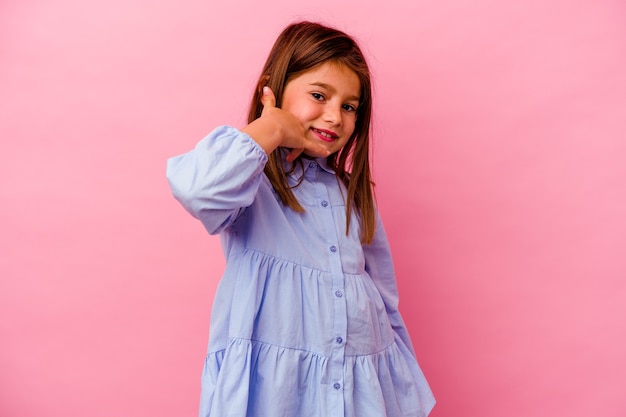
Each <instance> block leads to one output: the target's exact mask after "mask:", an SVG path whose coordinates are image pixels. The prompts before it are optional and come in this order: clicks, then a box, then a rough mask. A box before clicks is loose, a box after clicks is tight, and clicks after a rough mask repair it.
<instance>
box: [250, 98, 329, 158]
mask: <svg viewBox="0 0 626 417" xmlns="http://www.w3.org/2000/svg"><path fill="white" fill-rule="evenodd" d="M261 103H262V104H263V112H262V113H261V117H259V118H258V119H256V120H255V121H253V122H252V123H250V124H249V125H248V126H246V127H245V128H243V129H242V132H244V133H246V134H248V135H249V136H250V137H252V139H254V140H255V141H256V142H257V143H258V144H259V145H260V146H261V147H262V148H263V150H264V151H265V153H267V154H268V155H269V154H270V153H272V152H273V151H274V149H276V148H277V147H284V148H290V149H291V151H290V152H289V154H288V155H287V161H289V162H292V161H293V160H294V159H296V158H297V157H298V156H299V155H300V154H301V153H302V152H304V151H305V150H306V151H307V154H310V155H313V156H321V157H324V156H328V155H329V152H328V151H327V150H326V149H324V147H323V146H321V145H320V144H318V143H315V142H313V141H312V140H310V139H307V137H306V136H305V130H304V127H303V126H302V123H300V121H299V120H298V119H297V118H296V117H295V116H294V115H292V114H291V113H289V112H287V111H285V110H282V109H279V108H277V107H276V97H274V93H273V92H272V90H270V88H269V87H263V95H262V96H261Z"/></svg>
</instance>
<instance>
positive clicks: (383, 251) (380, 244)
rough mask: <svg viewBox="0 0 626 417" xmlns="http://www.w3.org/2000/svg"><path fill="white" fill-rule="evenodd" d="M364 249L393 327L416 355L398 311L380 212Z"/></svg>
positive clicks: (387, 244)
mask: <svg viewBox="0 0 626 417" xmlns="http://www.w3.org/2000/svg"><path fill="white" fill-rule="evenodd" d="M363 251H364V253H365V270H366V271H367V272H368V273H369V275H370V276H371V277H372V280H373V281H374V284H375V285H376V287H377V288H378V291H379V293H380V295H381V297H382V299H383V302H384V303H385V308H386V310H387V315H388V317H389V321H390V322H391V327H392V328H393V330H394V331H395V332H396V334H397V335H398V336H399V337H400V339H401V340H402V342H403V343H404V344H405V345H406V347H407V348H408V349H409V350H410V351H411V353H412V354H413V356H415V352H414V350H413V344H412V343H411V339H410V337H409V333H408V331H407V329H406V326H405V324H404V321H403V320H402V316H401V315H400V312H399V311H398V285H397V283H396V273H395V270H394V267H393V259H392V257H391V250H390V249H389V242H388V241H387V235H386V233H385V229H384V227H383V223H382V221H381V219H380V216H379V215H378V214H377V215H376V234H375V235H374V241H373V242H372V243H371V244H370V245H365V246H363Z"/></svg>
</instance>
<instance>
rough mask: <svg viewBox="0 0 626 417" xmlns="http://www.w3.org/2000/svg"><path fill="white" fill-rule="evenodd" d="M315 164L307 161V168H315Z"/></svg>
mask: <svg viewBox="0 0 626 417" xmlns="http://www.w3.org/2000/svg"><path fill="white" fill-rule="evenodd" d="M316 165H317V163H316V162H309V168H315V166H316Z"/></svg>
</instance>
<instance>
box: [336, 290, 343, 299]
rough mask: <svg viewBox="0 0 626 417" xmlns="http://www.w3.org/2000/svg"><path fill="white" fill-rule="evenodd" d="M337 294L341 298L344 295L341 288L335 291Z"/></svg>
mask: <svg viewBox="0 0 626 417" xmlns="http://www.w3.org/2000/svg"><path fill="white" fill-rule="evenodd" d="M335 296H336V297H339V298H341V297H343V292H342V291H341V290H337V291H335Z"/></svg>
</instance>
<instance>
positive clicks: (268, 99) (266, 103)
mask: <svg viewBox="0 0 626 417" xmlns="http://www.w3.org/2000/svg"><path fill="white" fill-rule="evenodd" d="M261 104H263V107H276V97H275V96H274V92H273V91H272V89H271V88H269V87H268V86H265V87H263V93H262V94H261Z"/></svg>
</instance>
